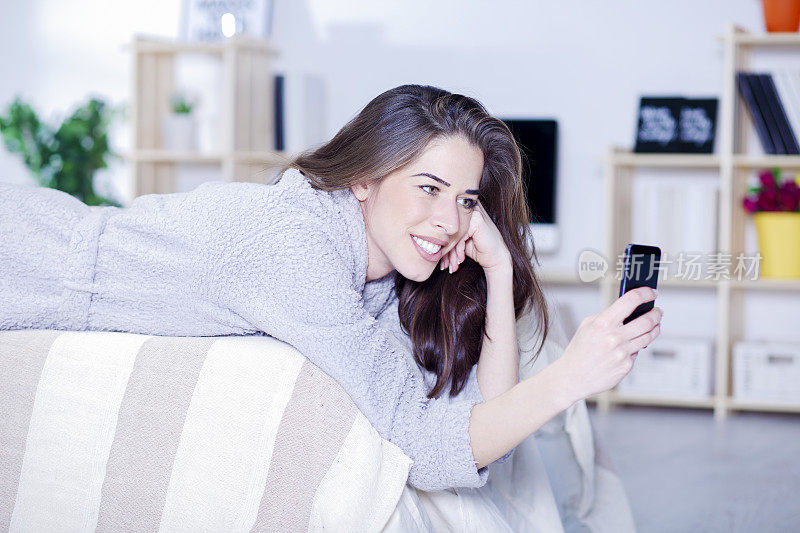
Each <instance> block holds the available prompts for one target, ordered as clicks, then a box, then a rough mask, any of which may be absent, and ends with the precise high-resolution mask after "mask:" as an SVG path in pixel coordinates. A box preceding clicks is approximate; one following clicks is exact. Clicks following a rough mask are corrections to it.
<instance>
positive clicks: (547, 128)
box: [501, 118, 559, 253]
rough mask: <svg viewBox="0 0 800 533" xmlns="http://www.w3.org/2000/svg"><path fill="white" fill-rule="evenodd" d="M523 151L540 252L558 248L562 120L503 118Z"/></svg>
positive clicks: (534, 230)
mask: <svg viewBox="0 0 800 533" xmlns="http://www.w3.org/2000/svg"><path fill="white" fill-rule="evenodd" d="M501 120H502V121H503V122H505V123H506V125H507V126H508V129H510V130H511V133H513V134H514V138H515V139H516V140H517V143H518V144H519V146H520V151H521V152H522V179H523V181H524V182H525V184H526V186H527V191H528V206H529V207H530V209H531V212H532V213H533V223H532V224H531V229H532V236H533V241H534V243H535V245H536V252H537V253H539V252H554V251H556V250H557V249H558V242H559V232H558V226H557V219H556V179H557V176H558V174H557V162H558V122H556V121H555V120H531V119H516V118H515V119H511V118H503V119H501Z"/></svg>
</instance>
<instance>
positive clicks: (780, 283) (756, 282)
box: [730, 278, 800, 291]
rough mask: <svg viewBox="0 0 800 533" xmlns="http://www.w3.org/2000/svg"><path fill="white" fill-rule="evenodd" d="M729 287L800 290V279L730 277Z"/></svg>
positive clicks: (757, 289) (762, 289)
mask: <svg viewBox="0 0 800 533" xmlns="http://www.w3.org/2000/svg"><path fill="white" fill-rule="evenodd" d="M730 284H731V289H737V290H753V291H800V279H772V278H759V279H741V280H739V279H735V280H734V279H732V280H730Z"/></svg>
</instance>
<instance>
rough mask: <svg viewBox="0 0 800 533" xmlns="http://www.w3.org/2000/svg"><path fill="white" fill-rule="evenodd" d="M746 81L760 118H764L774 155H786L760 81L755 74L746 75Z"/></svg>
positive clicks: (776, 123) (776, 122) (775, 120)
mask: <svg viewBox="0 0 800 533" xmlns="http://www.w3.org/2000/svg"><path fill="white" fill-rule="evenodd" d="M747 81H748V83H749V84H750V90H751V91H753V96H754V97H755V99H756V104H757V105H758V109H759V111H761V116H762V117H764V124H766V125H767V133H769V136H770V138H771V139H772V144H773V145H774V146H775V153H776V154H781V155H782V154H786V147H785V146H784V145H783V139H782V138H781V133H780V131H779V129H778V121H777V119H776V118H775V116H774V115H773V114H772V108H771V107H770V105H769V101H768V100H767V93H766V91H764V86H763V85H761V80H760V79H759V78H758V75H757V74H747Z"/></svg>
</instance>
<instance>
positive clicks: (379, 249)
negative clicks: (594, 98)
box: [352, 136, 483, 282]
mask: <svg viewBox="0 0 800 533" xmlns="http://www.w3.org/2000/svg"><path fill="white" fill-rule="evenodd" d="M482 173H483V153H482V152H481V150H480V149H479V148H476V147H474V146H472V145H471V144H469V142H467V141H466V140H465V139H464V138H462V137H460V136H457V137H447V138H436V139H433V140H432V141H431V142H430V144H428V146H427V147H426V149H425V150H424V151H423V152H422V154H421V155H420V156H419V157H418V158H417V159H416V160H415V161H413V162H412V163H409V164H408V165H406V166H405V167H404V168H401V169H398V170H396V171H394V172H392V173H391V174H389V175H388V176H386V177H385V178H384V179H383V180H382V181H381V182H379V183H377V184H372V185H357V186H354V187H353V188H352V190H353V194H355V195H356V197H357V198H358V199H359V201H360V202H361V211H362V213H363V215H364V223H365V226H366V230H367V249H368V253H369V262H368V266H367V280H366V281H368V282H369V281H372V280H374V279H378V278H381V277H383V276H385V275H386V274H388V273H389V272H391V271H392V270H397V271H398V272H399V273H400V274H401V275H402V276H403V277H405V278H407V279H410V280H413V281H424V280H426V279H428V277H430V275H431V273H432V272H433V269H434V268H437V265H438V263H439V260H440V259H441V258H442V257H444V255H445V254H446V253H447V252H448V251H450V250H451V249H452V248H453V247H454V246H455V245H456V243H457V242H458V241H459V239H461V237H463V236H464V234H465V233H466V232H467V229H469V222H470V217H471V216H472V212H473V210H474V207H475V206H476V205H477V201H478V186H479V184H480V179H481V174H482Z"/></svg>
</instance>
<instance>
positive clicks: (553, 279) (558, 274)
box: [537, 270, 800, 289]
mask: <svg viewBox="0 0 800 533" xmlns="http://www.w3.org/2000/svg"><path fill="white" fill-rule="evenodd" d="M537 274H538V275H539V279H540V280H541V281H542V283H544V284H546V285H567V286H569V285H574V286H587V287H596V286H598V285H599V284H601V283H609V284H612V285H619V281H620V280H618V279H615V278H614V277H613V276H605V277H602V278H599V279H597V280H594V281H581V279H580V278H578V276H577V274H575V273H573V272H571V271H557V270H551V271H539V272H538V273H537ZM718 283H719V282H718V281H714V280H711V279H701V280H683V279H664V280H659V281H658V285H659V287H678V288H683V289H715V288H716V287H717V284H718ZM798 285H800V280H798Z"/></svg>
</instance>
